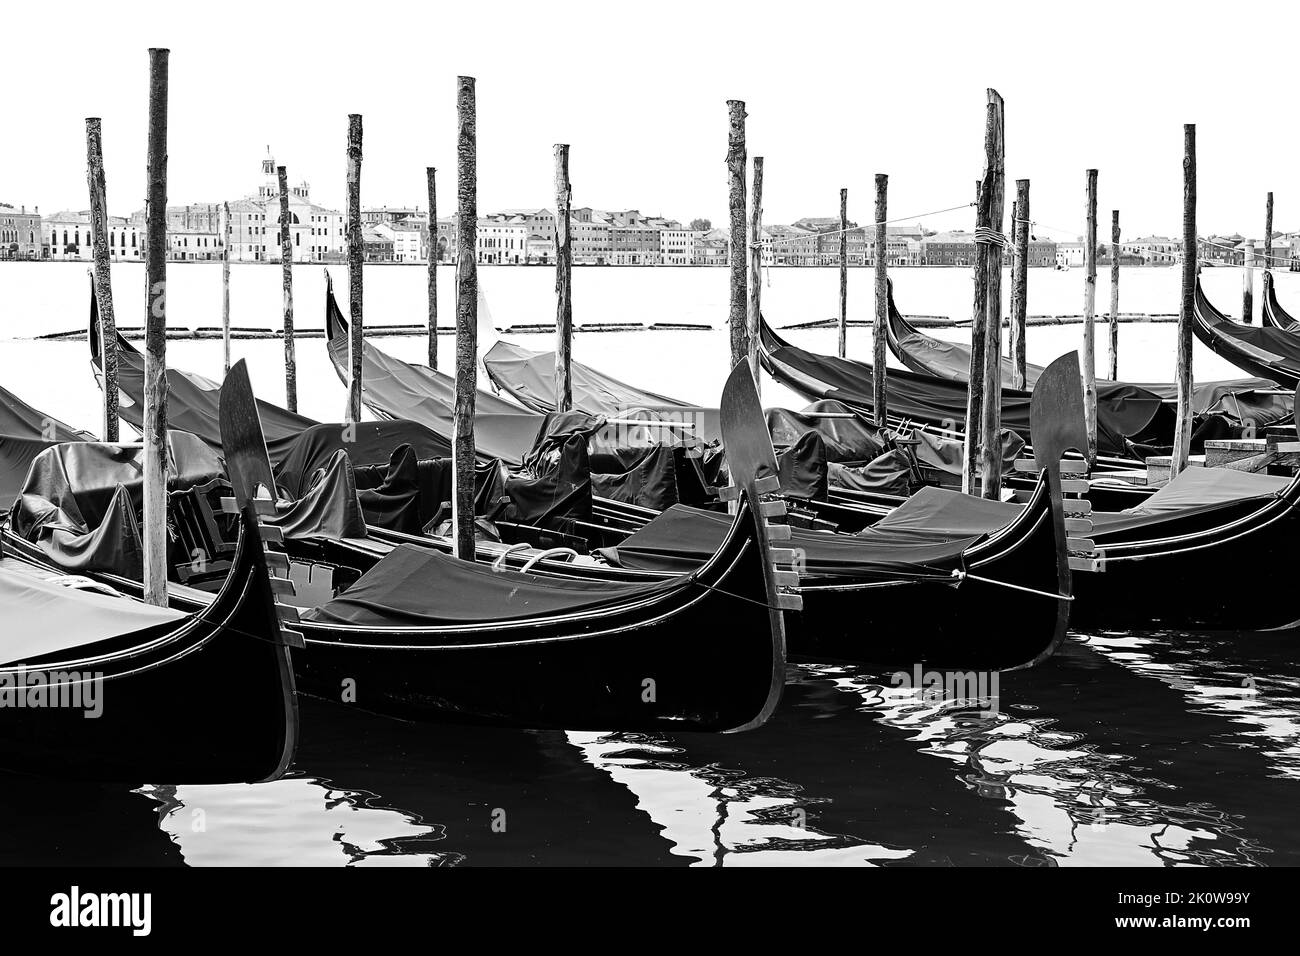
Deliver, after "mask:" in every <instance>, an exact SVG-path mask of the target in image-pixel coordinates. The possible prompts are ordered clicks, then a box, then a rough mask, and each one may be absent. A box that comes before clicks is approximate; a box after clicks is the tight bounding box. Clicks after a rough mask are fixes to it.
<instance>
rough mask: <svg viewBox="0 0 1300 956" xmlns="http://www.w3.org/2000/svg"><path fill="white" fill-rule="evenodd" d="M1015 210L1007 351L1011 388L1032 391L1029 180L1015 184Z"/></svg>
mask: <svg viewBox="0 0 1300 956" xmlns="http://www.w3.org/2000/svg"><path fill="white" fill-rule="evenodd" d="M1011 209H1012V213H1011V214H1012V217H1013V218H1012V230H1011V234H1012V236H1013V237H1014V239H1015V245H1016V258H1015V261H1014V262H1013V263H1012V272H1011V289H1012V292H1011V331H1010V334H1009V335H1008V336H1007V338H1008V339H1009V341H1008V342H1007V351H1008V352H1009V353H1011V387H1012V388H1017V389H1021V390H1024V389H1026V388H1028V387H1029V377H1028V375H1027V374H1026V373H1025V320H1026V317H1027V316H1028V314H1029V180H1028V179H1017V180H1016V202H1015V205H1014V206H1012V207H1011Z"/></svg>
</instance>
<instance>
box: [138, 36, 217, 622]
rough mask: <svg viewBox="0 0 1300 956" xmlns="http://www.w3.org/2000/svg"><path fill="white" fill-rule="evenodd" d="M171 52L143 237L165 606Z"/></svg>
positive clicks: (147, 501)
mask: <svg viewBox="0 0 1300 956" xmlns="http://www.w3.org/2000/svg"><path fill="white" fill-rule="evenodd" d="M167 57H168V51H167V50H165V49H158V48H153V49H150V50H149V143H148V159H147V167H146V174H145V240H144V241H145V262H144V268H145V291H146V295H145V299H146V303H147V305H146V310H145V320H144V327H145V336H144V436H143V437H144V476H143V482H144V508H143V511H144V529H143V530H144V542H143V544H144V599H145V601H146V602H148V603H149V604H155V605H158V606H159V607H166V606H167ZM209 557H211V556H209Z"/></svg>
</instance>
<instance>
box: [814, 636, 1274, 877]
mask: <svg viewBox="0 0 1300 956" xmlns="http://www.w3.org/2000/svg"><path fill="white" fill-rule="evenodd" d="M1097 671H1098V667H1097V662H1096V661H1094V660H1089V659H1088V655H1087V652H1086V651H1081V650H1080V649H1079V648H1077V647H1069V648H1067V649H1066V651H1064V652H1063V654H1062V657H1061V659H1060V660H1058V661H1056V662H1054V663H1053V664H1051V665H1048V666H1047V667H1045V668H1042V669H1040V670H1039V671H1038V672H1031V673H1029V674H1025V675H1019V674H1016V675H1011V674H1008V675H1003V677H1002V683H1001V700H1000V708H999V709H998V710H997V712H996V713H988V712H986V711H984V710H983V709H978V710H977V709H975V708H972V707H970V706H969V705H967V704H965V703H964V702H961V701H952V700H942V699H940V700H933V699H926V697H925V695H924V694H922V693H921V692H920V691H918V690H914V689H911V688H902V687H895V686H892V685H891V684H889V683H886V682H883V681H881V680H880V679H879V678H878V677H876V676H874V675H865V674H861V673H858V672H855V671H853V670H850V669H838V670H837V669H835V668H822V669H821V673H822V674H823V676H827V677H832V678H833V679H834V680H835V682H836V685H837V687H838V688H839V689H840V690H841V691H842V692H844V693H846V694H851V695H854V696H855V697H857V698H858V699H860V701H861V706H862V708H863V709H864V710H865V711H867V712H870V713H873V714H876V715H877V716H878V717H879V720H880V722H881V723H882V724H884V725H885V726H887V727H890V728H893V729H894V730H896V731H900V732H902V733H903V734H905V735H906V737H907V739H908V740H910V741H911V742H912V744H913V745H915V746H917V748H918V749H919V751H920V752H921V753H924V754H926V755H929V756H931V757H936V758H939V759H941V760H945V761H948V762H950V763H951V764H953V769H954V772H955V773H956V775H957V776H958V778H959V779H960V780H961V781H962V782H963V783H964V784H965V785H966V786H967V787H968V788H969V791H970V793H971V794H973V795H977V796H978V797H980V798H983V799H988V800H992V801H997V802H999V803H1001V804H1002V806H1003V807H1004V809H1005V810H1006V811H1007V812H1008V813H1009V814H1011V815H1012V817H1013V818H1014V823H1013V828H1014V833H1015V834H1016V836H1017V837H1018V838H1019V839H1021V840H1022V841H1023V842H1024V844H1025V846H1026V848H1027V849H1029V850H1033V851H1037V852H1031V853H1027V854H1025V855H1024V856H1021V857H1015V858H1012V862H1016V863H1022V864H1033V865H1080V864H1083V865H1124V866H1141V865H1176V864H1217V865H1227V864H1236V865H1241V864H1253V863H1257V862H1260V854H1261V852H1262V851H1263V848H1262V847H1261V846H1260V845H1258V844H1257V843H1255V842H1254V841H1253V840H1251V839H1250V838H1248V837H1246V836H1245V835H1244V834H1243V832H1242V826H1241V824H1242V820H1241V819H1240V818H1239V817H1237V816H1235V815H1233V814H1230V813H1227V812H1225V811H1224V810H1222V809H1220V808H1219V807H1217V806H1215V805H1214V804H1213V803H1211V802H1207V801H1205V800H1202V799H1198V795H1197V794H1196V793H1195V788H1194V787H1190V786H1186V784H1187V781H1186V780H1185V779H1184V776H1185V775H1183V774H1181V773H1180V775H1179V779H1177V780H1175V781H1171V779H1169V778H1168V777H1162V776H1160V775H1157V774H1155V773H1152V772H1150V770H1151V769H1153V768H1149V767H1147V766H1144V765H1143V764H1144V762H1143V761H1141V760H1140V759H1139V755H1140V747H1134V746H1133V740H1132V736H1131V730H1130V728H1128V727H1126V726H1124V725H1122V724H1121V725H1116V724H1114V723H1113V721H1112V719H1111V718H1113V717H1114V714H1113V713H1106V704H1107V703H1108V702H1110V701H1111V699H1112V695H1113V694H1115V693H1116V692H1117V691H1118V693H1120V694H1121V695H1123V694H1124V693H1125V692H1127V688H1124V687H1122V686H1120V687H1119V688H1117V687H1116V686H1114V685H1115V683H1116V681H1118V683H1119V684H1120V685H1123V684H1124V680H1125V676H1126V675H1124V673H1123V671H1121V670H1119V669H1117V668H1109V669H1105V670H1104V671H1103V672H1102V673H1101V674H1100V675H1098V674H1097V673H1096V672H1097ZM1049 675H1050V676H1049ZM1128 694H1129V696H1132V693H1131V692H1128ZM1167 703H1168V702H1167ZM1144 709H1145V710H1146V711H1147V713H1145V714H1143V713H1140V712H1139V713H1137V714H1134V715H1133V716H1136V717H1138V718H1139V719H1146V720H1149V721H1151V722H1152V723H1154V724H1159V723H1160V722H1161V721H1162V720H1163V719H1169V718H1172V719H1175V720H1177V719H1178V717H1179V716H1183V717H1185V715H1184V714H1183V713H1182V711H1181V708H1172V709H1171V708H1169V707H1167V706H1166V707H1164V710H1165V713H1164V714H1163V715H1161V714H1159V713H1157V712H1153V711H1158V710H1159V708H1153V707H1151V706H1147V707H1146V708H1144ZM1140 710H1141V709H1140ZM1035 713H1037V714H1041V716H1029V714H1035ZM1049 715H1050V716H1049ZM1074 728H1079V729H1074ZM1085 728H1086V729H1085ZM1138 733H1139V734H1140V733H1141V729H1140V728H1139V730H1138Z"/></svg>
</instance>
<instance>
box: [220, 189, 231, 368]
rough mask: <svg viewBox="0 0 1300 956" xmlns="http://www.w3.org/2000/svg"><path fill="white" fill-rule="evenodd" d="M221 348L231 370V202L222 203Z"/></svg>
mask: <svg viewBox="0 0 1300 956" xmlns="http://www.w3.org/2000/svg"><path fill="white" fill-rule="evenodd" d="M221 349H222V354H223V357H224V364H223V369H224V372H223V374H225V373H228V372H229V371H230V203H228V202H223V203H222V204H221Z"/></svg>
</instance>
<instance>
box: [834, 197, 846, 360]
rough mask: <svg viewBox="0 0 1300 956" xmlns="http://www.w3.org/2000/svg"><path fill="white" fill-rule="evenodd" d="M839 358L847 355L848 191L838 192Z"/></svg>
mask: <svg viewBox="0 0 1300 956" xmlns="http://www.w3.org/2000/svg"><path fill="white" fill-rule="evenodd" d="M836 354H837V355H839V357H840V358H847V357H848V354H849V191H848V190H847V189H841V190H840V338H839V351H838V352H837V353H836Z"/></svg>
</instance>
